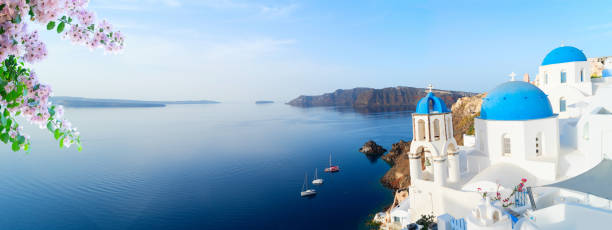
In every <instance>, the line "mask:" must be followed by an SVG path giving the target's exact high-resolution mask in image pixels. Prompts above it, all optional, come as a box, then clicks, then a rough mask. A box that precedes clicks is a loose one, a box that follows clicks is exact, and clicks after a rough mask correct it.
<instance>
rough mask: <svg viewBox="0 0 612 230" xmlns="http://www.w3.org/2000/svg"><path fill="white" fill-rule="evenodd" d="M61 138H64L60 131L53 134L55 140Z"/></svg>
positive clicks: (57, 130)
mask: <svg viewBox="0 0 612 230" xmlns="http://www.w3.org/2000/svg"><path fill="white" fill-rule="evenodd" d="M61 136H62V132H60V130H59V129H56V130H55V132H53V137H55V140H57V139H58V138H60V137H61Z"/></svg>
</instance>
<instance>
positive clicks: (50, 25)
mask: <svg viewBox="0 0 612 230" xmlns="http://www.w3.org/2000/svg"><path fill="white" fill-rule="evenodd" d="M53 28H55V21H50V22H49V23H47V30H52V29H53Z"/></svg>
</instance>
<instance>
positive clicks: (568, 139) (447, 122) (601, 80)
mask: <svg viewBox="0 0 612 230" xmlns="http://www.w3.org/2000/svg"><path fill="white" fill-rule="evenodd" d="M513 75H514V74H513ZM611 75H612V63H611V62H608V61H606V62H605V66H604V69H603V71H602V72H601V75H599V76H596V77H592V76H594V74H593V72H592V70H591V63H589V60H587V57H586V55H585V54H584V53H583V52H582V51H581V50H579V49H577V48H575V47H571V46H562V47H558V48H556V49H553V50H552V51H550V52H549V53H548V54H547V55H546V56H545V57H544V59H543V61H542V64H541V65H540V67H539V70H538V74H537V75H536V77H535V80H534V81H533V82H529V81H518V80H515V79H514V76H512V79H511V80H510V81H508V82H505V83H503V84H500V85H498V86H497V87H495V88H493V89H491V90H489V91H488V92H487V95H486V97H485V98H484V99H483V102H482V107H481V112H480V116H479V117H477V118H475V121H474V131H475V135H474V136H467V135H464V142H465V143H464V146H458V145H457V142H456V141H455V139H454V138H453V127H452V114H451V112H450V110H449V109H448V107H447V106H446V104H445V103H444V101H443V100H442V99H440V98H438V97H436V96H435V95H434V93H433V92H432V90H431V87H430V90H429V93H428V94H427V95H426V96H425V97H424V98H422V99H421V100H420V101H419V103H418V105H417V109H416V112H415V113H413V115H412V125H413V139H412V144H411V146H410V153H409V159H410V177H411V185H410V187H409V189H408V191H409V195H408V198H406V199H405V200H403V201H402V202H400V203H399V205H397V206H396V207H394V208H393V209H391V211H390V212H387V213H379V214H377V218H378V219H379V220H381V222H384V221H382V220H386V223H388V224H385V225H383V228H387V229H414V227H415V226H416V225H415V224H414V222H416V221H417V220H419V219H420V218H421V217H422V216H423V215H433V216H435V217H436V218H435V219H436V224H437V227H438V229H447V230H462V229H469V230H473V229H483V230H484V229H500V230H501V229H612V227H610V226H612V203H611V202H610V199H612V160H610V159H611V158H612V112H611V111H612V77H611ZM411 223H413V224H411Z"/></svg>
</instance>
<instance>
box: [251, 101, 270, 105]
mask: <svg viewBox="0 0 612 230" xmlns="http://www.w3.org/2000/svg"><path fill="white" fill-rule="evenodd" d="M272 103H274V101H255V104H272Z"/></svg>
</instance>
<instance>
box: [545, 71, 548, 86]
mask: <svg viewBox="0 0 612 230" xmlns="http://www.w3.org/2000/svg"><path fill="white" fill-rule="evenodd" d="M544 84H548V73H544Z"/></svg>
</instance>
